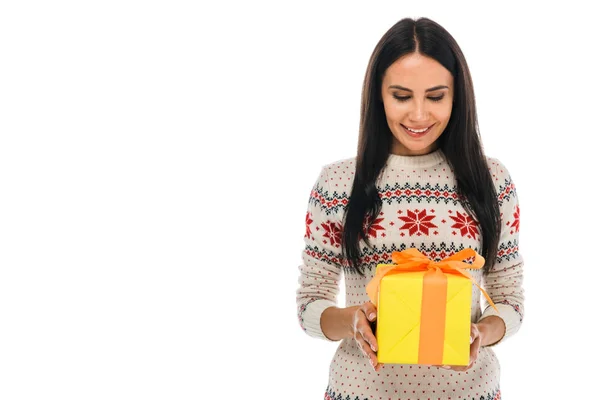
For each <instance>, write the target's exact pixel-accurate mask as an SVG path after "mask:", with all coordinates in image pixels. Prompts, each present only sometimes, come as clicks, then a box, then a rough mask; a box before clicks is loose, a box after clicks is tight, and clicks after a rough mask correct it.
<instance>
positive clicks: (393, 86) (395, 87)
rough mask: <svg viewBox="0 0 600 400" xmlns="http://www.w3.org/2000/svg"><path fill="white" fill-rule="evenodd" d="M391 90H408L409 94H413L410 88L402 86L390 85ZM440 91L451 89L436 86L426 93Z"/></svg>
mask: <svg viewBox="0 0 600 400" xmlns="http://www.w3.org/2000/svg"><path fill="white" fill-rule="evenodd" d="M389 89H400V90H406V91H407V92H412V90H410V89H409V88H405V87H404V86H400V85H390V87H389ZM440 89H450V88H449V87H448V86H444V85H439V86H434V87H432V88H429V89H427V90H425V91H426V92H433V91H434V90H440Z"/></svg>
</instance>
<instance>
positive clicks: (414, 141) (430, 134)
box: [381, 53, 454, 155]
mask: <svg viewBox="0 0 600 400" xmlns="http://www.w3.org/2000/svg"><path fill="white" fill-rule="evenodd" d="M453 84H454V78H453V77H452V74H451V73H450V71H448V70H447V69H446V68H444V67H443V66H442V64H440V63H438V62H437V61H435V60H434V59H432V58H429V57H426V56H424V55H420V54H416V53H413V54H407V55H405V56H403V57H401V58H399V59H398V60H396V61H395V62H394V63H393V64H392V65H390V67H389V68H388V69H387V70H386V72H385V75H384V77H383V83H382V87H381V97H382V100H383V106H384V108H385V116H386V119H387V123H388V126H389V127H390V130H391V131H392V134H393V141H392V149H391V152H392V153H393V154H398V155H423V154H427V153H430V152H432V151H434V150H435V149H436V140H437V139H438V138H439V137H440V135H441V134H442V132H444V129H445V128H446V126H447V125H448V121H449V120H450V114H451V113H452V99H453V97H454V86H453ZM411 129H412V130H411ZM413 130H414V131H416V132H413Z"/></svg>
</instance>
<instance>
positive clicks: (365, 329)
mask: <svg viewBox="0 0 600 400" xmlns="http://www.w3.org/2000/svg"><path fill="white" fill-rule="evenodd" d="M376 318H377V308H376V307H375V305H374V304H373V303H371V302H370V301H368V302H366V303H364V304H363V305H361V306H360V307H358V308H357V309H356V310H355V311H354V315H353V318H352V333H353V336H354V340H355V341H356V343H357V345H358V348H359V349H360V350H361V352H362V353H363V354H364V356H365V357H367V358H368V359H369V362H370V363H371V366H372V367H373V369H374V370H375V371H377V372H379V370H380V369H381V367H382V366H383V364H381V363H378V362H377V355H376V354H375V352H376V351H377V339H375V335H374V334H373V330H372V329H371V322H374V321H375V319H376Z"/></svg>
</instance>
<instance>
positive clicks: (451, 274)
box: [367, 249, 496, 366]
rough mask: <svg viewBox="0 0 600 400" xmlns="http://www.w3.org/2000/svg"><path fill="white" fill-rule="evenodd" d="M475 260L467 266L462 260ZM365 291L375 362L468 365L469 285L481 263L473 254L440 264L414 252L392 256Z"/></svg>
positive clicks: (465, 253)
mask: <svg viewBox="0 0 600 400" xmlns="http://www.w3.org/2000/svg"><path fill="white" fill-rule="evenodd" d="M471 257H475V261H474V262H473V263H472V264H468V263H465V262H464V260H465V259H468V258H471ZM392 262H393V264H379V265H377V269H376V271H375V276H374V277H373V279H372V280H371V281H370V282H369V284H368V285H367V294H368V295H369V298H370V299H371V302H372V303H373V304H374V305H375V306H376V307H377V329H376V333H375V336H376V339H377V346H378V351H377V360H378V361H379V362H381V363H383V364H386V363H387V364H424V365H461V366H465V365H469V358H470V332H471V296H472V285H471V284H472V283H474V284H475V285H477V287H478V288H479V289H480V290H481V291H482V292H483V294H484V295H485V296H486V298H487V300H488V302H489V303H490V305H492V306H493V307H494V308H496V306H495V305H494V303H493V302H492V300H491V299H490V298H489V296H488V295H487V293H486V292H485V291H484V290H483V289H482V288H481V287H480V286H479V285H478V284H477V283H476V282H475V281H474V279H473V277H471V275H470V274H469V273H468V272H466V271H465V269H467V268H471V269H479V268H482V267H483V265H484V263H485V262H484V259H483V258H482V257H481V256H480V255H479V254H477V253H476V252H475V251H474V250H473V249H465V250H462V251H460V252H458V253H456V254H454V255H452V256H450V257H447V258H445V259H443V260H442V261H439V262H434V261H432V260H430V259H429V258H428V257H427V256H425V255H424V254H422V253H421V252H419V251H418V250H417V249H408V250H405V251H402V252H393V253H392Z"/></svg>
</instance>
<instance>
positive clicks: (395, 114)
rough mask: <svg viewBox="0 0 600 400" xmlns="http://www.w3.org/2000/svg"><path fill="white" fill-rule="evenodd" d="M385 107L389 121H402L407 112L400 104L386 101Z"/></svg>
mask: <svg viewBox="0 0 600 400" xmlns="http://www.w3.org/2000/svg"><path fill="white" fill-rule="evenodd" d="M383 108H384V110H385V116H386V118H387V120H388V121H400V120H402V118H403V116H404V115H405V114H406V111H405V110H404V109H403V107H402V105H400V104H393V103H392V104H390V103H386V104H384V106H383Z"/></svg>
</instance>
